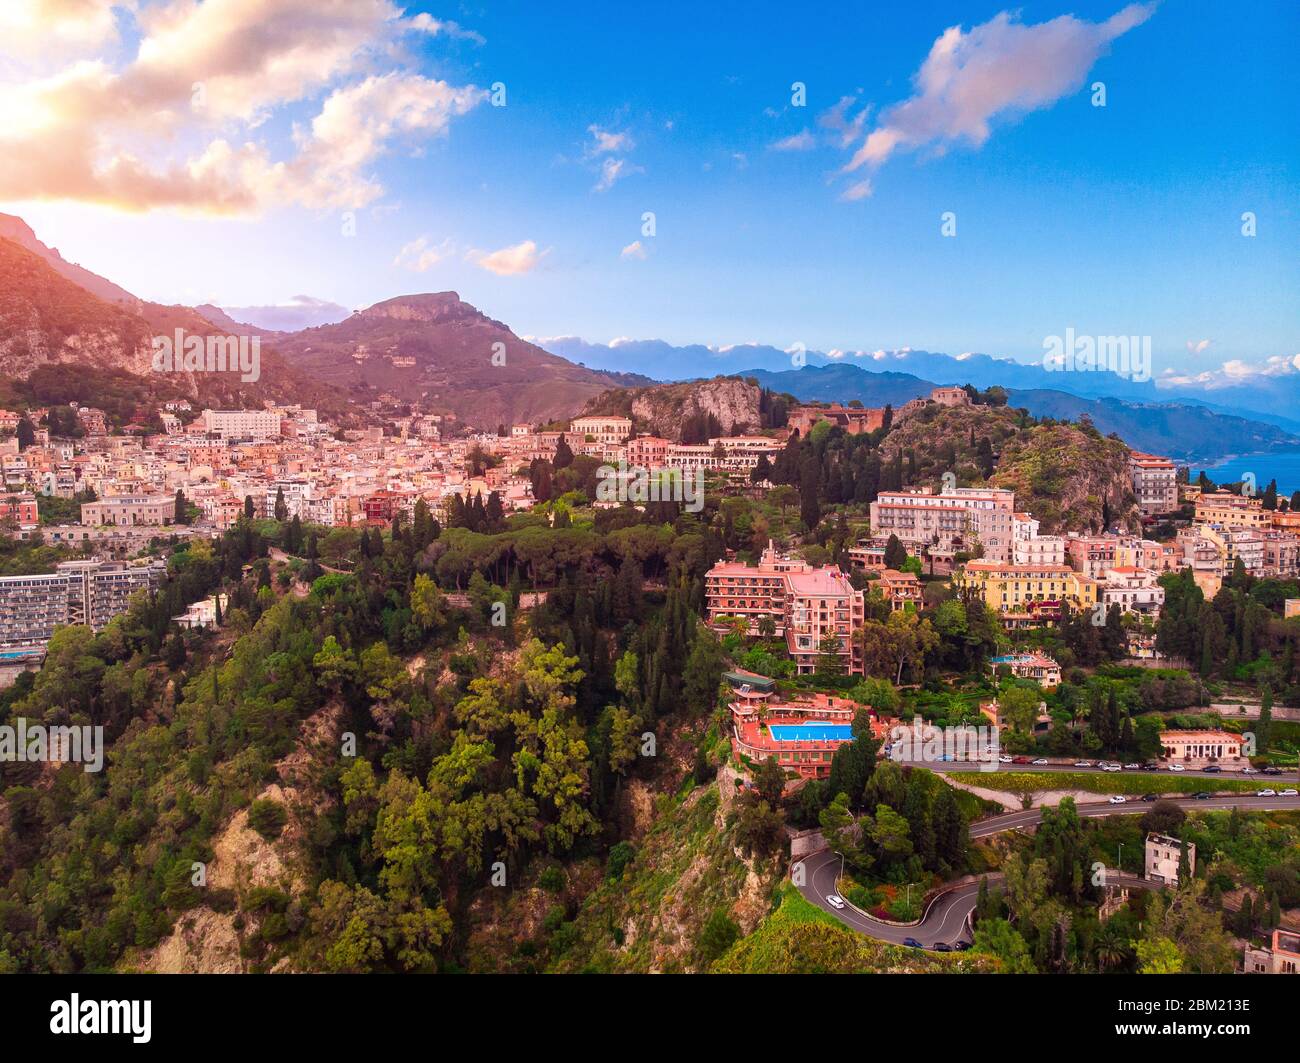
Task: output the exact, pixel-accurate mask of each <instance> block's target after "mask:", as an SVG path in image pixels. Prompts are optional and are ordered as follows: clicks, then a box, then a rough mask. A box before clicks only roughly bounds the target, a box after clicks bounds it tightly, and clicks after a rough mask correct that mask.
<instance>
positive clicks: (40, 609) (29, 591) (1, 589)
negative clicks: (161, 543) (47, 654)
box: [0, 560, 166, 660]
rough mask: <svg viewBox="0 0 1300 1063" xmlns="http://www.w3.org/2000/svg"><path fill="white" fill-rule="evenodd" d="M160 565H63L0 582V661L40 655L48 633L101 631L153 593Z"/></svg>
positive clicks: (153, 562) (3, 578) (0, 578)
mask: <svg viewBox="0 0 1300 1063" xmlns="http://www.w3.org/2000/svg"><path fill="white" fill-rule="evenodd" d="M165 570H166V565H165V563H164V562H162V561H157V560H146V561H139V562H134V563H133V562H127V561H97V560H84V561H64V562H62V563H61V564H59V565H56V566H55V569H54V571H53V572H46V573H41V574H38V575H32V576H0V656H3V657H4V658H5V659H7V660H14V659H17V658H20V657H25V656H29V655H33V654H36V655H39V654H40V653H43V651H44V649H45V645H46V643H48V642H49V640H50V636H51V635H53V634H54V629H55V628H56V627H59V626H61V625H64V624H85V625H87V626H88V627H90V628H92V629H93V630H95V631H102V630H103V629H104V628H105V627H106V626H107V625H108V622H109V621H110V620H112V619H113V617H115V616H117V615H118V614H120V613H123V612H125V611H126V608H127V606H128V604H129V603H130V600H131V597H132V595H134V594H136V593H137V592H138V591H149V590H153V589H156V588H157V587H158V584H159V583H160V582H161V580H162V575H163V573H164V571H165Z"/></svg>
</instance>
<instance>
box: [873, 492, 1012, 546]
mask: <svg viewBox="0 0 1300 1063" xmlns="http://www.w3.org/2000/svg"><path fill="white" fill-rule="evenodd" d="M1015 508H1016V494H1015V492H1014V491H1008V490H1005V489H1003V488H997V487H954V488H950V489H948V490H946V491H943V492H942V493H940V494H935V493H934V492H933V491H932V490H931V489H929V488H916V489H910V490H906V491H882V492H880V496H879V497H878V498H877V499H876V501H874V502H872V503H871V534H872V535H875V536H881V537H888V536H890V535H897V536H898V538H899V540H900V541H901V542H904V543H910V544H912V545H914V546H938V547H942V548H944V549H951V548H954V547H957V548H960V547H968V546H973V545H974V544H975V542H977V541H978V542H979V544H980V545H981V546H983V547H984V556H985V557H986V558H987V559H989V560H991V561H1006V560H1008V559H1009V558H1010V556H1011V547H1012V541H1013V535H1014V530H1015V529H1014V523H1015Z"/></svg>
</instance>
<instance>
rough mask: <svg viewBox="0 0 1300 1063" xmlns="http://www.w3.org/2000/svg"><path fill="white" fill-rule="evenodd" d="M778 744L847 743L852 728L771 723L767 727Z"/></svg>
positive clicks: (821, 724) (850, 736) (847, 725)
mask: <svg viewBox="0 0 1300 1063" xmlns="http://www.w3.org/2000/svg"><path fill="white" fill-rule="evenodd" d="M767 729H768V731H769V732H771V735H772V737H773V738H775V739H776V740H777V741H778V742H848V741H851V740H852V738H853V728H852V727H851V726H850V725H849V724H847V723H771V724H768V725H767Z"/></svg>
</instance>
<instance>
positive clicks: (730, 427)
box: [583, 376, 760, 442]
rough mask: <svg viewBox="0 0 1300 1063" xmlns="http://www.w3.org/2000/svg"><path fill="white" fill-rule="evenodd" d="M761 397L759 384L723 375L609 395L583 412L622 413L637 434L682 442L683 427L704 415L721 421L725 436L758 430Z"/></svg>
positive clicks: (607, 393)
mask: <svg viewBox="0 0 1300 1063" xmlns="http://www.w3.org/2000/svg"><path fill="white" fill-rule="evenodd" d="M759 395H760V389H759V387H758V385H757V384H754V383H752V382H750V381H748V380H745V379H743V378H741V377H735V376H720V377H714V378H713V379H712V380H699V381H691V382H690V383H685V384H657V385H654V386H653V387H643V388H628V389H624V390H620V391H610V392H606V393H605V394H603V395H601V396H599V397H598V398H596V399H594V400H593V401H592V402H590V403H588V405H587V409H586V410H584V411H583V412H584V413H587V414H601V413H606V414H622V415H623V416H625V417H631V418H632V423H633V427H634V428H635V429H636V430H637V432H639V433H643V434H649V435H655V436H661V437H663V438H664V439H671V440H673V441H674V442H678V441H680V440H681V437H682V426H683V424H685V423H686V422H687V421H689V420H691V419H692V418H695V417H699V416H700V415H704V416H709V415H712V416H713V417H715V418H717V421H718V425H719V426H720V429H721V431H722V432H723V433H732V432H739V431H742V430H745V429H749V430H754V429H756V428H757V427H758V425H759V412H758V401H759Z"/></svg>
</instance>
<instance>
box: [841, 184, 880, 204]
mask: <svg viewBox="0 0 1300 1063" xmlns="http://www.w3.org/2000/svg"><path fill="white" fill-rule="evenodd" d="M872 191H873V189H872V187H871V181H870V180H869V179H867V180H862V181H857V182H855V183H853V184H851V185H849V187H848V188H846V189H845V190H844V191H843V192H841V193H840V199H842V200H844V201H845V202H846V203H856V202H857V201H858V200H860V199H866V198H867V197H868V196H870V195H871V193H872Z"/></svg>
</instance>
